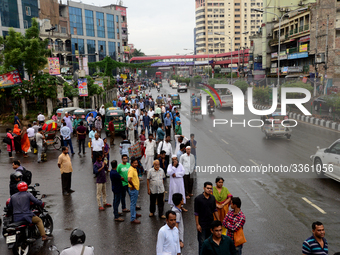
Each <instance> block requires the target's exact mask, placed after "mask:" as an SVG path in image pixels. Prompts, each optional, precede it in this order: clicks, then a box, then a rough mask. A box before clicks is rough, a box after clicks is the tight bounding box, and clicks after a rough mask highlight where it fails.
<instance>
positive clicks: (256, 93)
mask: <svg viewBox="0 0 340 255" xmlns="http://www.w3.org/2000/svg"><path fill="white" fill-rule="evenodd" d="M271 93H272V90H271V89H270V88H269V87H254V89H253V97H254V98H255V99H257V100H258V101H259V102H261V103H264V102H266V101H269V99H270V94H271Z"/></svg>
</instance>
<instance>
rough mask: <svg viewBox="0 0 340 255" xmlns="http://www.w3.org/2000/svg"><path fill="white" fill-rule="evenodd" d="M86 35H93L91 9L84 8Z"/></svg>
mask: <svg viewBox="0 0 340 255" xmlns="http://www.w3.org/2000/svg"><path fill="white" fill-rule="evenodd" d="M85 25H86V35H87V36H92V37H94V36H95V34H94V21H93V11H90V10H85Z"/></svg>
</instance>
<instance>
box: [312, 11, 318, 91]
mask: <svg viewBox="0 0 340 255" xmlns="http://www.w3.org/2000/svg"><path fill="white" fill-rule="evenodd" d="M318 29H319V22H318V17H316V27H315V57H314V67H315V75H314V92H313V96H314V97H316V74H317V72H318V68H317V63H316V59H317V58H316V56H317V51H318Z"/></svg>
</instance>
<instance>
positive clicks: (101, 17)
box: [96, 12, 118, 38]
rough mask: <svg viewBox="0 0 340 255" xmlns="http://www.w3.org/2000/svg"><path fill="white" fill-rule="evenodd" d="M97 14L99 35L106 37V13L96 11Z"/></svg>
mask: <svg viewBox="0 0 340 255" xmlns="http://www.w3.org/2000/svg"><path fill="white" fill-rule="evenodd" d="M96 16H97V36H98V37H101V38H105V24H104V13H102V12H96ZM117 17H118V16H117Z"/></svg>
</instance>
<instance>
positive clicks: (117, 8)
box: [116, 6, 126, 16]
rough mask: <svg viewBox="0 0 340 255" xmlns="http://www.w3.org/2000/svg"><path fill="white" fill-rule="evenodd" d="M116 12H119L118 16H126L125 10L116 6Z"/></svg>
mask: <svg viewBox="0 0 340 255" xmlns="http://www.w3.org/2000/svg"><path fill="white" fill-rule="evenodd" d="M116 11H120V15H122V16H126V8H124V7H120V6H116Z"/></svg>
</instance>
